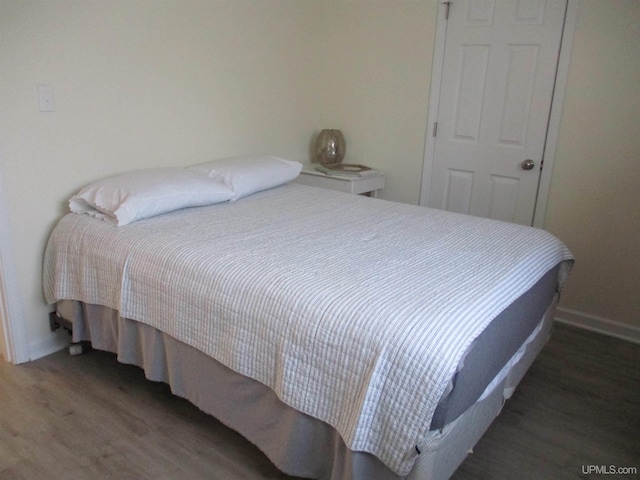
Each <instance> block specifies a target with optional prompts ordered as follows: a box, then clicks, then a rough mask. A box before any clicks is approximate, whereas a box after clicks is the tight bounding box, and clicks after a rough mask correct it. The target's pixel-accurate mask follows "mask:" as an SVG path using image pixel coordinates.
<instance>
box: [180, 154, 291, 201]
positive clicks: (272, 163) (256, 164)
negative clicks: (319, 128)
mask: <svg viewBox="0 0 640 480" xmlns="http://www.w3.org/2000/svg"><path fill="white" fill-rule="evenodd" d="M188 169H190V170H193V171H196V172H200V173H202V174H204V175H207V176H208V177H209V178H212V179H214V180H217V181H219V182H223V183H224V184H225V185H226V186H227V187H229V188H230V189H231V190H233V193H234V196H233V198H232V199H231V200H237V199H238V198H242V197H246V196H247V195H251V194H252V193H255V192H259V191H261V190H266V189H268V188H272V187H277V186H278V185H282V184H283V183H286V182H289V181H291V180H293V179H294V178H296V177H297V176H298V175H299V174H300V170H302V164H301V163H300V162H292V161H291V160H285V159H283V158H278V157H273V156H271V155H256V156H248V157H230V158H222V159H219V160H213V161H210V162H206V163H201V164H199V165H194V166H192V167H188Z"/></svg>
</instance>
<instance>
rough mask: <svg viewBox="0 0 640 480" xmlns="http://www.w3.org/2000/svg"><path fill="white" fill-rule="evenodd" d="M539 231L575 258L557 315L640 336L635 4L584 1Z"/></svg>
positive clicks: (639, 42) (639, 15) (639, 100)
mask: <svg viewBox="0 0 640 480" xmlns="http://www.w3.org/2000/svg"><path fill="white" fill-rule="evenodd" d="M545 228H547V229H548V230H550V231H551V232H552V233H554V234H556V235H558V236H559V237H560V238H561V239H562V240H564V241H565V242H566V243H567V244H568V245H569V247H570V248H571V249H572V250H573V252H574V254H575V256H576V259H577V261H576V267H575V270H574V272H573V275H572V278H571V280H570V282H569V284H568V286H567V289H566V291H565V293H564V296H563V298H562V302H561V305H562V306H563V307H565V308H568V309H573V310H577V311H578V312H583V313H585V314H586V315H587V316H594V317H602V318H604V319H609V320H613V321H616V322H621V323H624V324H628V325H632V326H635V327H636V328H640V251H639V247H640V2H638V1H636V0H615V1H614V0H608V1H606V2H603V1H601V0H582V1H581V3H580V9H579V11H578V22H577V25H576V32H575V37H574V44H573V49H572V56H571V66H570V69H569V78H568V81H567V92H566V96H565V102H564V109H563V114H562V122H561V127H560V135H559V139H558V147H557V152H556V165H555V168H554V171H553V179H552V184H551V192H550V196H549V205H548V209H547V215H546V221H545Z"/></svg>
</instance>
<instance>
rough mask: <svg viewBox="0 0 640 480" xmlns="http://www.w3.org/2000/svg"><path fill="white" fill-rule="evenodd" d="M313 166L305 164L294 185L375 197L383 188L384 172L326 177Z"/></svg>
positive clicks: (372, 171) (376, 171)
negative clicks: (357, 175)
mask: <svg viewBox="0 0 640 480" xmlns="http://www.w3.org/2000/svg"><path fill="white" fill-rule="evenodd" d="M315 167H316V165H315V164H306V165H304V167H303V168H302V172H300V175H299V176H298V178H296V180H295V183H300V184H302V185H310V186H312V187H322V188H328V189H330V190H338V191H339V192H346V193H353V194H356V195H361V194H367V195H369V196H370V197H377V196H378V192H379V191H380V190H382V189H383V188H384V176H385V172H383V171H380V170H371V171H370V172H368V173H367V174H365V175H363V176H361V177H356V176H347V175H327V174H325V173H322V172H319V171H318V170H316V169H315Z"/></svg>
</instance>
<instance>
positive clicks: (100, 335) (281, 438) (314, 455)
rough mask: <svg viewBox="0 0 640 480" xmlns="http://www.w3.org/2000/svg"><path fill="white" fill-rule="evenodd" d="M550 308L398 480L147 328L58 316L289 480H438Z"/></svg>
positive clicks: (477, 430) (518, 365) (72, 308)
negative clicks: (250, 447)
mask: <svg viewBox="0 0 640 480" xmlns="http://www.w3.org/2000/svg"><path fill="white" fill-rule="evenodd" d="M555 305H556V300H555V298H554V300H553V301H552V303H551V305H550V306H549V308H548V309H547V311H546V313H545V315H544V317H543V318H542V320H541V321H540V324H539V325H538V327H537V328H536V329H535V331H534V332H533V333H532V334H531V336H530V337H529V338H528V339H527V341H526V342H525V343H524V344H523V346H522V347H521V348H520V349H519V350H518V352H517V353H516V354H515V355H514V356H513V357H512V358H511V360H510V361H509V362H508V363H507V365H505V367H504V368H503V369H502V370H501V371H500V372H499V373H498V375H497V376H496V377H495V379H494V380H493V382H491V384H490V385H489V386H488V387H487V389H486V390H485V392H484V394H483V395H482V397H481V398H480V400H479V401H478V402H476V403H475V404H474V405H473V406H472V407H471V408H469V409H468V410H467V411H466V412H465V413H464V414H462V415H461V416H459V417H458V418H457V419H456V420H455V421H453V422H451V423H449V424H448V425H446V426H445V427H444V428H442V429H441V430H435V431H432V432H430V434H429V437H428V438H427V439H426V441H425V442H424V444H422V445H418V446H417V448H418V450H419V451H420V455H418V457H417V461H416V463H415V465H414V468H413V470H412V471H411V472H410V474H409V475H408V476H407V477H398V476H397V475H396V474H394V473H393V472H392V471H391V470H389V469H388V468H387V467H386V466H385V465H384V464H383V463H382V462H380V461H379V460H378V459H377V458H376V457H374V456H373V455H371V454H368V453H365V452H353V451H351V450H350V449H348V448H347V447H346V445H345V443H344V442H343V440H342V438H341V437H340V435H339V434H338V433H337V432H336V431H335V430H334V429H333V428H331V427H330V426H329V425H327V424H326V423H324V422H322V421H320V420H317V419H314V418H312V417H310V416H308V415H305V414H303V413H300V412H298V411H296V410H294V409H293V408H291V407H289V406H287V405H285V404H284V403H282V402H281V401H280V400H279V399H278V398H277V396H276V395H275V393H274V392H273V391H272V390H271V389H269V388H268V387H265V386H264V385H262V384H260V383H259V382H256V381H255V380H252V379H249V378H247V377H244V376H242V375H240V374H238V373H236V372H234V371H232V370H230V369H229V368H227V367H225V366H224V365H222V364H221V363H219V362H217V361H216V360H214V359H212V358H211V357H208V356H207V355H205V354H204V353H202V352H200V351H199V350H196V349H195V348H193V347H191V346H188V345H186V344H185V343H182V342H180V341H178V340H176V339H174V338H173V337H171V336H169V335H167V334H165V333H162V332H160V331H159V330H157V329H155V328H153V327H150V326H148V325H145V324H142V323H139V322H136V321H133V320H129V319H125V318H122V317H120V316H119V315H118V312H117V311H114V310H111V309H109V308H106V307H102V306H97V305H88V304H84V303H81V302H74V301H69V300H64V301H61V302H58V304H57V305H56V309H57V312H58V315H60V316H61V317H62V318H65V319H67V320H69V321H71V322H72V323H73V341H74V342H80V341H90V342H91V343H92V345H93V347H94V348H96V349H99V350H105V351H109V352H113V353H116V354H117V358H118V361H120V362H121V363H126V364H133V365H137V366H139V367H141V368H142V369H143V370H144V372H145V376H146V377H147V378H148V379H149V380H152V381H161V382H165V383H167V384H169V385H170V387H171V390H172V392H173V393H174V394H175V395H178V396H180V397H183V398H186V399H188V400H189V401H190V402H192V403H193V404H194V405H196V406H197V407H198V408H200V409H201V410H203V411H204V412H206V413H208V414H210V415H212V416H214V417H215V418H217V419H218V420H219V421H220V422H222V423H223V424H225V425H227V426H228V427H230V428H232V429H233V430H235V431H237V432H239V433H240V434H241V435H243V436H244V437H245V438H246V439H247V440H249V441H250V442H252V443H253V444H255V445H256V446H257V447H258V448H259V449H260V450H261V451H263V452H264V453H265V454H266V455H267V457H268V458H269V459H270V460H271V461H272V462H273V463H274V465H275V466H276V467H278V468H279V469H280V470H281V471H283V472H285V473H287V474H290V475H295V476H299V477H306V478H315V479H332V480H352V479H359V480H369V479H372V478H375V479H379V480H387V479H389V480H398V479H399V478H406V479H407V480H440V479H446V478H449V477H450V476H451V475H452V474H453V472H454V471H455V470H456V469H457V468H458V466H459V465H460V464H461V463H462V461H463V460H464V459H465V457H466V456H467V454H468V453H469V452H470V450H471V448H472V447H473V446H474V445H475V444H476V443H477V441H478V440H479V439H480V437H481V436H482V435H483V434H484V432H485V431H486V430H487V428H488V427H489V425H490V424H491V422H492V421H493V420H494V418H495V417H496V416H497V415H498V414H499V412H500V410H501V408H502V405H503V403H504V400H505V399H506V398H508V397H510V396H511V393H512V392H513V389H514V388H515V386H516V385H517V384H518V382H519V381H520V380H521V378H522V377H523V376H524V373H525V372H526V370H527V369H528V368H529V366H530V365H531V363H532V362H533V360H534V359H535V357H536V356H537V355H538V353H539V352H540V350H541V349H542V347H543V346H544V344H545V343H546V340H547V338H548V337H549V334H550V330H551V325H552V321H553V316H554V311H555Z"/></svg>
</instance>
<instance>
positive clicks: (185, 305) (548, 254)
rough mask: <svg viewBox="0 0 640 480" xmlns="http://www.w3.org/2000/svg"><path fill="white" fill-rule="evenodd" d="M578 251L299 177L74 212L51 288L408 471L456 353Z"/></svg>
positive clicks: (60, 232)
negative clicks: (209, 201) (222, 195)
mask: <svg viewBox="0 0 640 480" xmlns="http://www.w3.org/2000/svg"><path fill="white" fill-rule="evenodd" d="M560 262H563V263H564V265H563V268H561V269H560V279H559V282H560V284H561V283H562V282H563V280H564V278H565V276H566V274H567V273H568V271H569V269H570V267H571V263H572V257H571V254H570V252H569V251H568V250H567V248H566V247H565V246H564V244H562V243H561V242H560V241H558V240H557V239H556V238H555V237H553V236H552V235H550V234H549V233H547V232H545V231H543V230H539V229H534V228H529V227H522V226H518V225H513V224H508V223H502V222H495V221H490V220H485V219H479V218H474V217H469V216H464V215H457V214H451V213H447V212H443V211H438V210H431V209H427V208H424V207H417V206H411V205H406V204H399V203H392V202H387V201H383V200H376V199H369V198H364V197H358V196H354V195H348V194H343V193H339V192H333V191H329V190H321V189H316V188H312V187H306V186H301V185H285V186H282V187H278V188H275V189H272V190H268V191H264V192H261V193H258V194H254V195H251V196H249V197H246V198H243V199H241V200H238V201H237V202H233V203H225V204H218V205H213V206H210V207H199V208H192V209H185V210H181V211H177V212H173V213H169V214H165V215H162V216H159V217H155V218H152V219H147V220H142V221H139V222H136V223H133V224H130V225H127V226H122V227H115V226H112V225H109V224H107V223H104V222H101V221H100V220H97V219H95V218H91V217H89V216H85V215H77V214H69V215H67V216H65V217H64V218H62V219H61V221H60V222H59V224H58V225H57V227H56V228H55V230H54V231H53V233H52V235H51V238H50V240H49V244H48V247H47V251H46V255H45V262H44V291H45V295H46V298H47V301H48V302H50V303H54V302H56V301H58V300H61V299H72V300H81V301H84V302H88V303H93V304H99V305H105V306H107V307H110V308H114V309H117V310H119V311H120V314H121V315H122V316H123V317H127V318H131V319H134V320H137V321H140V322H143V323H146V324H149V325H151V326H153V327H156V328H158V329H160V330H162V331H164V332H166V333H168V334H169V335H172V336H173V337H175V338H176V339H178V340H181V341H182V342H185V343H187V344H189V345H191V346H193V347H195V348H197V349H199V350H201V351H203V352H205V353H206V354H208V355H211V356H212V357H214V358H215V359H217V360H218V361H220V362H221V363H223V364H225V365H227V366H228V367H229V368H231V369H233V370H235V371H237V372H239V373H242V374H244V375H246V376H248V377H251V378H254V379H256V380H258V381H260V382H262V383H263V384H265V385H267V386H269V387H270V388H272V389H273V390H274V391H275V392H276V394H277V395H278V397H279V398H280V399H281V400H282V401H283V402H285V403H286V404H288V405H290V406H291V407H294V408H296V409H298V410H300V411H302V412H304V413H307V414H309V415H311V416H313V417H316V418H319V419H321V420H324V421H325V422H327V423H328V424H330V425H332V426H333V427H335V428H336V429H337V430H338V431H339V432H340V434H341V435H342V437H343V439H344V440H345V442H346V444H347V445H348V446H349V447H350V448H351V449H352V450H356V451H366V452H370V453H372V454H374V455H375V456H377V457H378V458H379V459H380V460H382V461H383V462H384V463H385V464H386V465H387V466H389V468H391V469H392V470H393V471H395V472H396V473H398V474H400V475H405V474H407V473H408V472H409V471H410V469H411V467H412V465H413V462H414V461H415V456H416V455H417V452H416V449H415V448H414V447H415V446H416V445H420V443H421V439H422V438H423V436H424V435H425V434H426V433H427V432H428V427H429V424H430V421H431V417H432V416H433V413H434V411H435V408H436V405H437V403H438V401H439V399H440V397H441V395H442V393H443V392H444V390H445V388H446V386H447V384H448V382H449V381H450V380H451V377H452V375H453V374H454V372H455V371H456V368H457V366H458V363H459V360H460V358H461V357H462V355H463V354H464V352H465V350H466V349H467V347H469V345H470V344H471V343H472V341H473V340H474V339H475V338H476V337H477V336H478V335H479V334H480V332H481V331H482V330H483V329H484V328H485V326H486V325H487V324H488V323H489V322H490V321H491V320H492V319H493V318H494V317H495V316H496V315H498V314H499V313H500V312H501V311H502V310H503V309H504V308H505V307H506V306H507V305H509V303H510V302H512V301H513V300H515V299H516V298H517V297H518V296H520V295H521V294H522V293H524V292H525V291H526V290H527V289H528V288H530V287H531V286H532V285H533V284H534V283H535V282H536V281H537V280H538V279H539V278H540V277H541V276H542V275H543V274H544V273H545V272H546V271H547V270H549V269H550V268H552V267H553V266H555V265H557V264H558V263H560Z"/></svg>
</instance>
